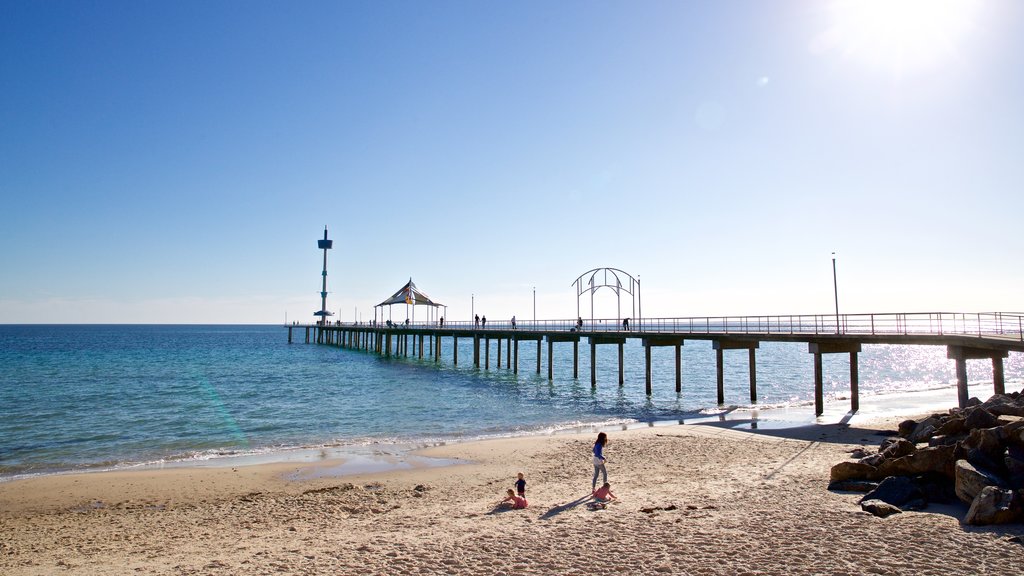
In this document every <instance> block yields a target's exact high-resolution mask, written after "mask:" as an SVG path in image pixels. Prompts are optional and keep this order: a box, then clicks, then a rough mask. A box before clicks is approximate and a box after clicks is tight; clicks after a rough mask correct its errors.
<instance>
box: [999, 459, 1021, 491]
mask: <svg viewBox="0 0 1024 576" xmlns="http://www.w3.org/2000/svg"><path fill="white" fill-rule="evenodd" d="M1003 464H1004V467H1005V468H1006V477H1005V480H1006V484H1007V486H1008V487H1010V488H1024V458H1019V457H1016V456H1010V455H1007V456H1006V458H1004V459H1003Z"/></svg>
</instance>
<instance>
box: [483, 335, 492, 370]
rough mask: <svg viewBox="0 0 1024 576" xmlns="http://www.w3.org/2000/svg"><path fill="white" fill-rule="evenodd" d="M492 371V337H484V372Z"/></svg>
mask: <svg viewBox="0 0 1024 576" xmlns="http://www.w3.org/2000/svg"><path fill="white" fill-rule="evenodd" d="M490 369H491V337H490V336H484V370H490Z"/></svg>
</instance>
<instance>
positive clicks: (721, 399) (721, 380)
mask: <svg viewBox="0 0 1024 576" xmlns="http://www.w3.org/2000/svg"><path fill="white" fill-rule="evenodd" d="M722 352H723V350H722V349H721V348H717V349H715V365H716V366H717V367H718V372H717V374H718V405H719V406H721V405H723V404H725V358H723V354H722Z"/></svg>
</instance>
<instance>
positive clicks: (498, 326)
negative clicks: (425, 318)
mask: <svg viewBox="0 0 1024 576" xmlns="http://www.w3.org/2000/svg"><path fill="white" fill-rule="evenodd" d="M331 325H332V326H361V327H370V326H372V325H371V324H368V323H365V322H364V323H360V324H352V323H344V322H343V323H335V324H331ZM392 326H393V327H395V328H403V327H407V328H419V329H422V328H431V329H436V328H439V327H443V328H445V329H449V330H466V331H474V330H513V329H515V330H524V331H542V332H572V331H579V332H584V333H587V332H619V333H622V332H632V333H637V332H640V333H665V334H694V335H697V334H700V335H713V334H722V335H745V334H749V335H787V334H788V335H794V336H807V335H821V336H836V335H839V336H843V335H849V336H968V337H970V336H973V337H979V338H998V339H1006V340H1017V341H1024V313H1017V312H973V313H966V312H919V313H881V314H840V315H839V316H836V315H835V314H790V315H776V316H691V317H680V318H631V319H629V322H628V324H626V323H624V322H623V319H615V318H603V319H585V320H582V324H579V323H578V322H577V320H573V319H563V320H536V321H532V320H525V321H519V322H517V323H516V325H515V326H513V325H512V322H511V321H510V320H501V321H493V320H490V321H487V322H485V323H480V324H475V323H474V322H472V321H453V322H448V321H446V322H445V323H444V324H443V326H441V325H440V324H439V322H412V323H408V324H407V323H405V322H402V323H394V324H393V325H392ZM373 327H385V325H376V326H373Z"/></svg>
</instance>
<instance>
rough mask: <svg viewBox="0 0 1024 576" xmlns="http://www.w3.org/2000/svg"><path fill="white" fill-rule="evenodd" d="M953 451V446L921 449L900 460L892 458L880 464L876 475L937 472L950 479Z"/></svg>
mask: <svg viewBox="0 0 1024 576" xmlns="http://www.w3.org/2000/svg"><path fill="white" fill-rule="evenodd" d="M954 450H956V447H955V446H934V447H928V448H922V449H920V450H916V451H915V452H914V453H913V454H909V455H907V456H904V457H902V458H893V459H891V460H886V461H885V462H882V463H881V464H880V465H879V466H878V471H877V474H879V475H880V476H881V477H885V476H917V475H920V474H924V473H926V472H938V473H940V474H945V475H946V476H948V477H950V478H952V477H953V475H954V470H953V453H954ZM878 477H879V476H876V477H875V478H878Z"/></svg>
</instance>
